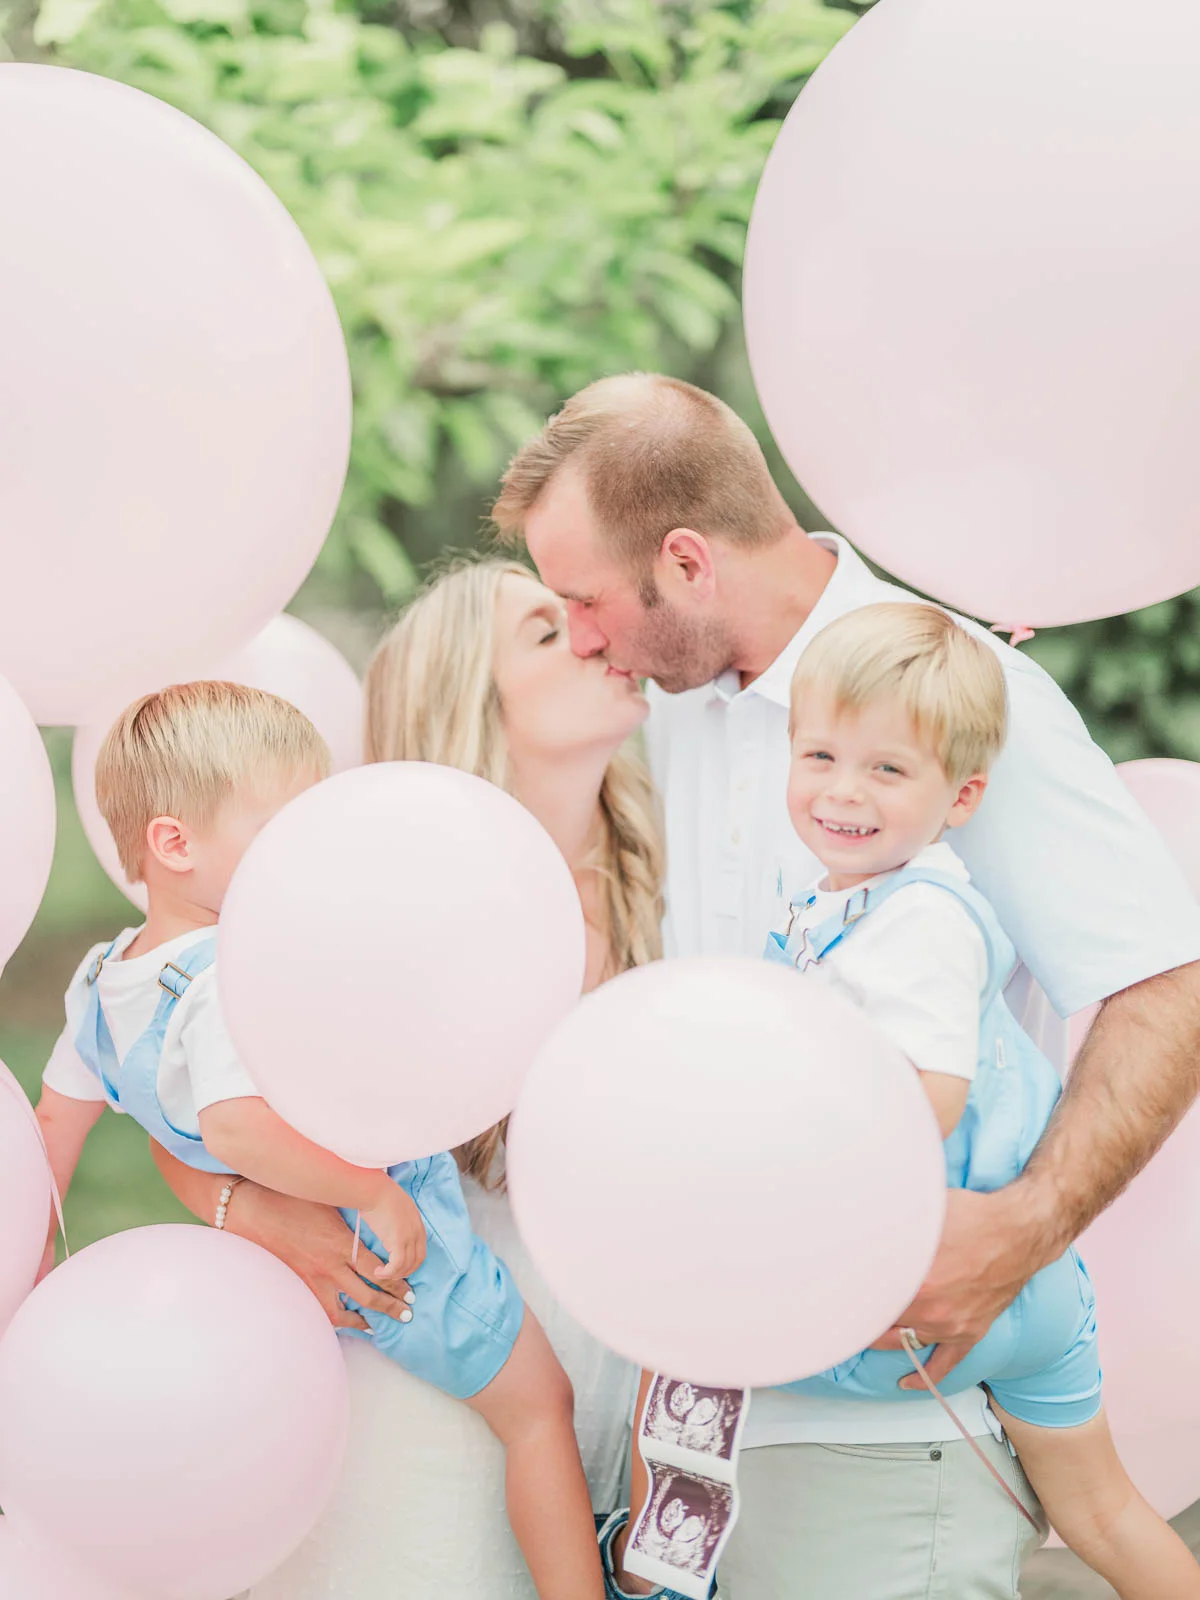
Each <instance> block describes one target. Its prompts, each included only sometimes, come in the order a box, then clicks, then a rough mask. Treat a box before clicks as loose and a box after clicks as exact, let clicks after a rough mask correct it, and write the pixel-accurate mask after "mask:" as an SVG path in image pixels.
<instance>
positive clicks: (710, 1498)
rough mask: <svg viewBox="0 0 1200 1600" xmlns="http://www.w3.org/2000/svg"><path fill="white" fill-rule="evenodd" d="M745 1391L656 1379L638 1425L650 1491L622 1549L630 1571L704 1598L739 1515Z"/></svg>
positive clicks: (694, 1597)
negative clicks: (740, 1455)
mask: <svg viewBox="0 0 1200 1600" xmlns="http://www.w3.org/2000/svg"><path fill="white" fill-rule="evenodd" d="M749 1410H750V1395H749V1392H748V1391H746V1390H742V1389H713V1388H706V1387H703V1386H701V1385H699V1384H691V1383H687V1382H684V1381H682V1380H679V1379H674V1378H664V1377H663V1376H662V1375H661V1374H660V1373H659V1374H656V1375H655V1377H654V1379H653V1381H652V1383H651V1385H650V1389H649V1391H648V1393H647V1395H646V1404H645V1405H644V1406H643V1408H642V1415H641V1419H640V1422H639V1426H638V1449H639V1450H640V1452H641V1455H642V1459H643V1460H644V1461H645V1463H646V1470H647V1474H648V1476H649V1479H650V1494H649V1497H648V1499H647V1502H646V1505H645V1506H644V1507H643V1509H642V1512H641V1515H640V1516H639V1517H638V1519H637V1522H636V1523H635V1524H634V1527H633V1531H632V1533H631V1534H630V1538H629V1544H628V1546H627V1548H626V1552H625V1565H626V1567H627V1568H628V1570H629V1571H630V1572H632V1573H635V1574H636V1575H637V1576H638V1577H640V1578H646V1579H648V1580H649V1581H650V1582H651V1583H660V1584H664V1585H665V1586H666V1587H667V1588H670V1589H674V1590H675V1591H676V1593H678V1594H681V1595H685V1596H687V1597H688V1600H707V1596H708V1594H709V1593H710V1591H711V1589H712V1582H713V1575H714V1573H715V1572H716V1569H717V1563H718V1561H719V1560H720V1558H721V1552H722V1551H723V1550H724V1548H725V1545H726V1544H727V1543H728V1540H729V1535H730V1534H731V1533H732V1531H733V1526H734V1523H735V1522H736V1521H737V1514H738V1505H739V1500H738V1492H737V1461H738V1453H739V1450H740V1448H741V1439H742V1433H743V1431H744V1429H745V1425H746V1417H747V1415H748V1413H749Z"/></svg>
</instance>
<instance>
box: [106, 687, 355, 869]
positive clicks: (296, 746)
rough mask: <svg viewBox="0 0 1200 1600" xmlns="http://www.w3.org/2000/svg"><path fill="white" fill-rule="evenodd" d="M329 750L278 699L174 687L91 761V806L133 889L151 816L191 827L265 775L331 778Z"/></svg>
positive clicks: (127, 716) (132, 715) (127, 718)
mask: <svg viewBox="0 0 1200 1600" xmlns="http://www.w3.org/2000/svg"><path fill="white" fill-rule="evenodd" d="M329 769H330V757H329V749H328V747H327V746H326V744H325V741H324V739H322V737H321V735H320V734H319V733H318V732H317V730H316V729H315V728H314V727H313V725H312V723H311V722H310V721H309V720H308V718H307V717H306V716H305V715H304V714H303V713H302V712H300V711H297V710H296V707H295V706H294V705H291V704H290V703H289V702H288V701H287V700H282V699H280V697H279V696H278V695H274V694H266V693H264V691H263V690H261V689H248V688H246V687H245V686H244V685H243V684H240V683H212V682H201V683H177V684H174V685H173V686H172V687H171V688H169V689H163V690H162V691H161V692H160V693H158V694H146V695H143V696H142V698H141V699H140V700H135V701H134V702H133V704H132V705H131V706H127V707H126V709H125V710H124V711H123V712H122V713H121V715H120V716H119V717H118V718H117V720H116V721H115V722H114V723H113V725H112V727H111V728H110V729H109V730H108V733H107V735H106V736H105V740H104V743H103V744H102V745H101V747H100V754H99V756H98V757H97V758H96V803H97V805H98V806H99V807H100V812H101V814H102V816H103V817H104V820H105V822H107V823H108V826H109V828H110V829H111V830H112V836H113V839H114V840H115V841H116V846H117V852H118V854H119V855H120V857H121V866H122V868H123V869H124V871H125V875H126V877H128V878H129V879H130V881H131V882H135V883H136V882H137V881H138V880H139V879H140V878H141V876H142V861H143V858H144V856H145V852H146V829H147V828H148V827H149V825H150V823H151V822H152V821H153V820H154V818H155V817H176V818H178V819H179V821H181V822H188V823H190V824H192V826H193V827H203V826H205V825H206V824H207V823H208V822H210V821H211V820H212V818H213V816H214V815H215V813H216V812H217V810H218V808H219V807H220V805H221V803H222V801H224V800H226V799H228V798H229V796H230V795H232V794H235V793H236V792H237V791H238V790H241V789H249V790H250V791H252V792H253V791H254V790H255V788H256V786H257V785H259V784H260V783H261V782H262V781H263V779H264V777H268V778H271V779H274V778H279V777H287V776H288V775H289V774H292V773H295V774H296V775H297V776H298V775H299V774H301V773H303V772H307V771H312V772H314V773H315V774H316V775H317V776H318V777H322V778H324V777H327V776H328V774H329Z"/></svg>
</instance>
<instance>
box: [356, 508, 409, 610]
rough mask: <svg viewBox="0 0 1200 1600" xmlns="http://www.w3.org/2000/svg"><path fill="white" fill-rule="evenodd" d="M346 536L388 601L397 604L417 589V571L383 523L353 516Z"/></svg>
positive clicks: (390, 603)
mask: <svg viewBox="0 0 1200 1600" xmlns="http://www.w3.org/2000/svg"><path fill="white" fill-rule="evenodd" d="M346 536H347V538H348V539H349V541H350V545H351V547H352V548H353V550H354V553H355V554H356V555H357V557H358V559H359V561H360V562H361V563H362V565H363V567H364V568H365V570H366V571H367V572H369V573H370V575H371V577H372V578H374V580H375V582H376V583H377V584H378V585H379V590H380V593H381V594H382V595H383V598H384V599H385V600H386V601H387V602H388V604H389V605H399V604H401V603H402V602H403V601H405V600H407V599H408V598H409V596H410V595H412V594H414V593H415V592H416V589H417V575H416V572H415V571H414V569H413V564H412V562H411V561H410V560H409V559H408V556H407V554H406V553H405V551H404V549H403V548H402V546H401V545H400V543H399V542H398V541H397V539H396V538H395V537H394V535H392V534H391V533H389V532H388V530H387V529H386V528H385V527H384V526H383V524H382V523H380V522H375V521H372V520H371V519H369V518H366V517H356V518H354V519H353V520H352V521H351V522H350V523H349V524H348V526H347V528H346Z"/></svg>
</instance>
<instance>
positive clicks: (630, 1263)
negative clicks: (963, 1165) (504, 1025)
mask: <svg viewBox="0 0 1200 1600" xmlns="http://www.w3.org/2000/svg"><path fill="white" fill-rule="evenodd" d="M508 1182H509V1191H510V1193H511V1196H512V1204H513V1210H514V1213H515V1215H516V1219H517V1223H518V1226H519V1227H520V1229H521V1233H522V1236H523V1237H524V1239H525V1242H526V1244H527V1245H528V1247H529V1250H530V1252H531V1254H532V1255H533V1258H534V1261H535V1262H536V1263H537V1266H538V1268H539V1270H540V1271H541V1272H542V1274H543V1275H544V1277H545V1279H546V1281H547V1283H548V1284H549V1285H550V1287H551V1289H553V1291H554V1293H555V1294H556V1296H557V1297H558V1299H559V1300H560V1301H561V1302H562V1304H563V1305H564V1306H565V1307H566V1308H567V1310H569V1311H570V1312H572V1313H573V1314H574V1315H575V1316H576V1317H577V1318H578V1319H579V1321H580V1322H582V1323H583V1325H584V1326H585V1327H586V1328H588V1329H589V1330H590V1331H591V1332H592V1333H593V1334H595V1336H596V1337H597V1338H598V1339H600V1340H602V1341H603V1342H604V1343H605V1344H607V1345H609V1346H610V1347H611V1348H612V1349H613V1350H616V1351H618V1352H619V1353H620V1354H622V1355H624V1356H628V1357H629V1358H630V1359H631V1360H634V1361H637V1362H640V1363H641V1364H642V1365H644V1366H647V1367H652V1368H657V1369H658V1370H660V1371H663V1372H668V1373H672V1374H675V1375H677V1376H680V1377H687V1378H692V1379H695V1380H696V1381H698V1382H701V1383H711V1384H722V1385H725V1384H729V1385H749V1384H775V1383H782V1382H784V1381H786V1380H789V1379H794V1378H801V1377H807V1376H810V1375H811V1374H813V1373H815V1372H818V1371H820V1370H821V1369H823V1368H824V1367H827V1366H829V1365H830V1364H831V1363H833V1362H836V1361H840V1360H842V1359H844V1358H846V1357H848V1356H850V1355H852V1354H853V1353H854V1352H855V1351H857V1350H860V1349H862V1348H863V1346H864V1345H867V1344H869V1343H870V1342H871V1341H872V1340H873V1339H874V1338H875V1337H876V1336H877V1335H878V1334H880V1333H882V1332H883V1330H884V1329H885V1328H887V1327H889V1326H890V1325H891V1323H892V1322H893V1321H894V1319H895V1318H896V1317H897V1316H898V1315H899V1314H900V1312H902V1311H903V1309H904V1307H905V1306H906V1305H907V1304H908V1303H909V1301H910V1300H911V1298H912V1296H913V1294H914V1293H915V1292H916V1290H917V1288H918V1287H919V1285H920V1284H921V1282H922V1280H923V1278H924V1276H925V1272H926V1270H927V1268H928V1266H929V1264H930V1262H931V1260H932V1259H933V1254H934V1251H935V1249H936V1246H937V1242H938V1237H939V1235H940V1232H941V1224H942V1213H943V1208H944V1204H945V1182H946V1172H945V1161H944V1158H943V1155H942V1148H941V1141H940V1139H939V1137H938V1130H937V1126H936V1123H935V1121H934V1117H933V1114H932V1112H931V1110H930V1107H929V1104H928V1101H927V1100H926V1098H925V1096H924V1094H923V1093H922V1091H921V1088H920V1084H919V1083H918V1080H917V1075H916V1073H914V1072H913V1070H912V1068H911V1066H909V1064H908V1062H906V1061H905V1060H904V1058H903V1057H902V1056H901V1055H900V1054H899V1053H898V1052H897V1051H896V1050H894V1049H893V1048H892V1047H891V1046H890V1045H889V1044H888V1043H887V1042H886V1041H885V1040H884V1039H883V1038H882V1036H881V1035H879V1034H878V1033H877V1032H876V1031H875V1030H874V1029H873V1028H872V1027H871V1026H870V1025H869V1024H868V1023H867V1022H866V1021H865V1020H864V1018H863V1017H862V1016H861V1015H860V1014H859V1013H858V1012H857V1011H855V1010H854V1009H853V1008H852V1007H851V1006H849V1005H848V1004H846V1003H845V1002H844V1001H842V1000H841V999H839V997H838V996H837V995H835V994H833V993H831V992H829V991H827V990H826V989H824V988H823V987H821V986H819V985H817V984H814V983H805V982H803V981H801V980H800V979H798V978H797V977H796V976H795V975H794V974H793V973H789V972H787V971H784V970H783V969H781V968H778V967H775V966H772V965H768V964H767V963H766V962H757V961H747V960H737V959H726V960H716V959H696V960H690V959H689V960H679V961H668V962H660V963H657V964H655V965H653V966H649V967H642V968H640V969H639V970H637V971H634V972H630V973H626V974H625V975H623V976H622V977H619V978H617V979H615V980H614V981H613V982H611V983H607V984H605V985H604V986H603V988H601V989H599V990H597V991H596V992H595V993H594V994H592V995H589V996H588V997H587V998H586V999H585V1000H583V1002H582V1003H581V1004H580V1005H579V1006H578V1007H577V1009H576V1010H575V1011H574V1012H572V1013H571V1015H570V1016H569V1017H568V1018H567V1019H566V1021H565V1022H564V1023H563V1024H562V1025H561V1026H560V1027H559V1028H558V1029H557V1030H556V1031H555V1033H554V1034H553V1036H552V1037H551V1038H550V1039H549V1040H547V1042H546V1044H545V1045H544V1046H543V1048H542V1050H541V1051H540V1052H539V1054H538V1057H537V1060H536V1061H535V1063H534V1065H533V1067H532V1069H531V1071H530V1073H529V1075H528V1077H527V1079H526V1081H525V1086H524V1088H523V1090H522V1092H521V1098H520V1100H519V1102H518V1106H517V1111H516V1115H515V1116H514V1118H513V1120H512V1123H511V1125H510V1130H509V1140H508Z"/></svg>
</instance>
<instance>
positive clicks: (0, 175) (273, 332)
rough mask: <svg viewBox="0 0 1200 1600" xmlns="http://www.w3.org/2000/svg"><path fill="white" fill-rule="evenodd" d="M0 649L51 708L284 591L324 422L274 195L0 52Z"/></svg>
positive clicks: (221, 154) (177, 139)
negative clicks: (2, 314)
mask: <svg viewBox="0 0 1200 1600" xmlns="http://www.w3.org/2000/svg"><path fill="white" fill-rule="evenodd" d="M0 150H8V151H12V150H19V151H20V152H21V159H20V160H19V161H16V160H9V161H6V162H5V163H4V164H3V168H2V169H0V215H2V216H3V218H4V226H3V228H2V229H0V283H2V284H3V286H4V303H5V304H6V305H7V306H9V307H13V308H16V307H19V308H20V311H19V314H16V313H14V314H10V315H9V316H8V317H7V318H6V320H5V325H4V338H3V346H4V358H3V362H2V363H0V671H4V672H6V673H7V674H8V676H9V677H10V678H11V679H12V681H13V683H14V685H15V686H16V688H17V690H18V692H19V693H20V694H21V696H22V698H23V699H24V700H25V701H26V703H27V705H28V706H29V708H30V710H31V711H32V713H33V715H34V717H35V718H36V720H37V721H38V722H43V723H47V722H49V723H67V724H71V725H77V724H79V723H81V722H86V721H87V720H89V718H90V716H91V715H92V713H93V712H94V711H95V709H96V708H97V707H99V706H103V705H111V704H113V703H117V704H122V703H124V702H125V701H126V700H128V699H130V698H132V696H133V695H134V694H135V693H137V691H138V689H139V686H140V685H143V684H145V683H147V682H151V683H154V682H165V681H171V680H173V679H176V680H177V679H181V678H188V677H194V676H195V675H196V670H195V669H196V668H197V667H198V666H199V665H201V664H202V663H203V662H205V661H211V660H212V659H213V658H214V656H215V657H217V658H220V657H223V656H225V655H226V654H228V653H229V652H230V651H232V650H235V649H237V648H239V647H240V646H242V645H243V644H245V643H246V641H247V640H248V639H250V638H251V637H252V636H253V634H254V633H255V632H256V631H257V630H258V629H259V628H261V627H262V626H263V625H264V624H265V623H266V622H267V621H268V620H269V619H270V618H271V617H272V616H274V615H275V613H276V612H277V611H279V610H280V609H281V608H282V607H283V605H284V604H285V603H286V601H287V600H288V599H289V598H290V597H291V595H292V594H293V593H294V592H295V590H296V589H297V587H298V586H299V584H300V583H301V581H302V580H303V578H304V577H305V575H306V573H307V572H308V570H309V568H310V567H311V566H312V563H313V561H314V559H315V557H316V554H317V552H318V550H319V549H320V547H321V543H322V541H323V539H324V538H325V535H326V533H327V532H328V529H329V525H330V522H331V520H332V518H333V513H334V510H335V508H336V506H337V503H338V497H339V495H340V493H341V488H342V481H343V478H344V475H345V470H346V462H347V459H348V452H349V440H350V384H349V375H348V369H347V363H346V351H345V345H344V343H343V340H342V334H341V329H340V327H339V325H338V319H337V314H336V312H335V311H334V308H333V301H332V299H331V298H330V295H329V291H328V289H327V288H326V286H325V283H324V280H323V279H322V277H321V273H320V270H319V268H318V266H317V263H316V261H315V260H314V258H313V255H312V252H311V251H310V250H309V248H308V246H307V244H306V243H305V241H304V239H303V237H302V235H301V233H300V231H299V229H298V228H297V227H296V225H295V223H294V222H293V221H292V220H291V218H290V217H289V216H288V214H287V212H286V211H285V210H284V208H283V206H282V205H280V203H279V201H278V200H277V199H276V198H275V196H274V195H273V194H272V193H271V191H270V190H269V189H268V188H267V186H266V184H265V183H263V182H262V180H261V179H260V178H258V177H256V176H255V174H254V173H253V172H252V171H251V170H250V168H249V167H248V166H247V165H246V164H245V163H244V162H243V161H242V160H241V159H240V158H239V157H238V156H236V155H234V153H233V152H232V151H231V150H230V149H229V148H228V147H227V146H226V145H224V144H222V143H221V141H220V140H219V139H217V138H216V137H215V136H214V135H213V134H211V133H209V132H207V131H206V130H205V129H204V128H202V127H200V126H199V125H198V124H197V123H195V122H193V121H191V119H190V118H188V117H185V116H184V115H182V114H181V113H180V112H178V111H175V110H172V109H171V108H170V107H168V106H166V105H163V104H162V103H161V102H160V101H158V100H155V99H153V98H152V97H151V96H149V95H146V94H142V93H140V92H139V91H138V90H136V89H130V88H126V87H125V86H123V85H122V84H118V83H112V82H110V81H108V80H107V79H104V78H98V77H92V76H90V75H89V74H87V73H82V72H70V71H67V70H66V69H64V68H61V67H49V66H25V65H12V64H4V65H0Z"/></svg>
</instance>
